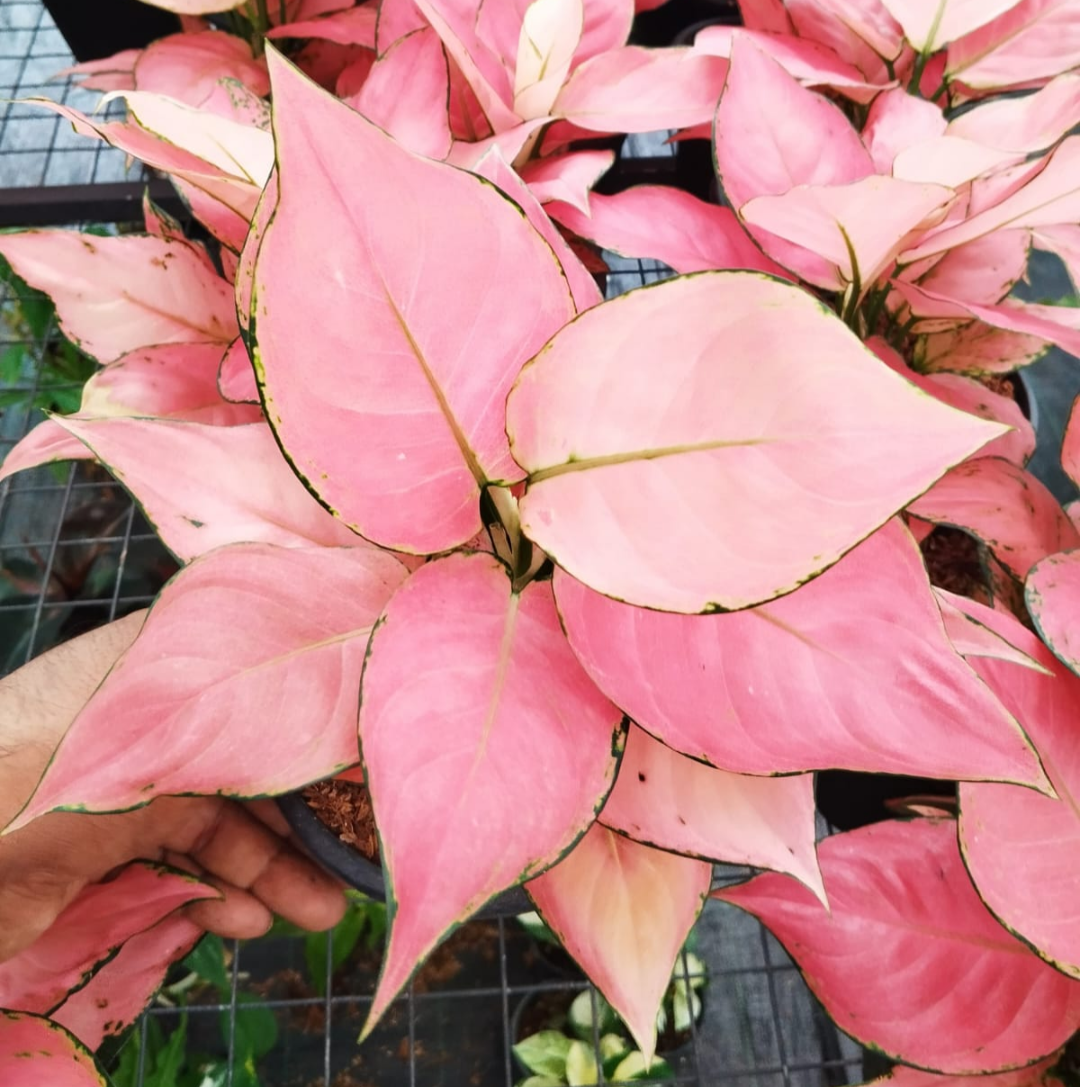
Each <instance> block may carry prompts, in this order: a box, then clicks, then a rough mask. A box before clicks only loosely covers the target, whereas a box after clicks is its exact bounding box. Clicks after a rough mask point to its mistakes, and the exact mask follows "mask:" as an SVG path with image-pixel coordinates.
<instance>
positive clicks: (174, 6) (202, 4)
mask: <svg viewBox="0 0 1080 1087" xmlns="http://www.w3.org/2000/svg"><path fill="white" fill-rule="evenodd" d="M146 2H147V3H148V4H153V5H154V7H156V8H164V9H165V10H166V11H174V12H176V14H177V15H210V14H212V13H214V12H218V11H232V9H233V8H238V7H240V6H241V5H242V4H243V3H244V0H146Z"/></svg>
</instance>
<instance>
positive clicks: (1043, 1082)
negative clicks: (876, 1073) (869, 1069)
mask: <svg viewBox="0 0 1080 1087" xmlns="http://www.w3.org/2000/svg"><path fill="white" fill-rule="evenodd" d="M1061 1056H1062V1054H1061V1053H1052V1054H1051V1055H1050V1056H1049V1057H1047V1058H1046V1059H1045V1060H1042V1061H1037V1062H1036V1063H1035V1064H1029V1065H1027V1066H1026V1067H1025V1068H1020V1069H1017V1071H1015V1072H1001V1073H999V1074H998V1075H996V1076H940V1075H936V1074H935V1073H933V1072H923V1071H922V1070H921V1069H918V1068H907V1067H905V1066H904V1065H902V1064H901V1065H897V1066H896V1067H895V1068H893V1070H892V1071H891V1072H890V1073H889V1074H888V1075H887V1076H882V1077H881V1079H875V1080H871V1081H870V1082H868V1083H865V1084H862V1085H861V1087H1053V1084H1055V1083H1058V1082H1060V1081H1059V1080H1058V1078H1057V1077H1056V1076H1053V1075H1051V1072H1052V1070H1053V1068H1054V1066H1055V1065H1056V1064H1057V1062H1058V1061H1059V1060H1060V1059H1061Z"/></svg>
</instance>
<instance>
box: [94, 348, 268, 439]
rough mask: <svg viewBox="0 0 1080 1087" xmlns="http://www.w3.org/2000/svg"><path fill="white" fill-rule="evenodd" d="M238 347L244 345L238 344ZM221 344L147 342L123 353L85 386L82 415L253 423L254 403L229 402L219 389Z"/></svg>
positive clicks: (257, 410) (259, 411)
mask: <svg viewBox="0 0 1080 1087" xmlns="http://www.w3.org/2000/svg"><path fill="white" fill-rule="evenodd" d="M241 348H242V345H241ZM220 363H221V344H216V343H190V344H188V343H184V344H164V345H162V346H160V347H145V348H142V349H140V350H138V351H132V352H130V353H129V354H127V355H122V356H121V357H120V358H119V359H117V360H116V362H111V363H109V365H108V366H106V367H105V368H104V369H103V370H100V371H98V373H96V374H94V375H93V376H92V377H91V378H90V380H89V381H87V383H86V385H85V386H84V387H83V397H82V405H81V407H80V408H79V416H78V417H79V418H80V419H105V418H115V417H118V416H153V417H155V418H159V419H184V420H187V421H189V422H194V423H208V424H209V425H211V426H237V425H239V424H243V423H257V422H259V421H260V420H261V419H262V409H261V408H259V407H258V406H257V405H250V404H230V403H227V402H226V401H224V400H223V399H222V398H221V394H220V392H218V385H217V375H218V366H219V365H220Z"/></svg>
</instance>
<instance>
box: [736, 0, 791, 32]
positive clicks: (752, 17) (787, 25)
mask: <svg viewBox="0 0 1080 1087" xmlns="http://www.w3.org/2000/svg"><path fill="white" fill-rule="evenodd" d="M739 12H740V14H741V15H742V21H743V23H744V24H745V25H746V27H747V28H748V29H749V30H764V31H767V32H768V33H771V34H791V33H792V31H793V28H792V25H791V19H790V18H788V13H787V10H786V9H785V7H784V0H739Z"/></svg>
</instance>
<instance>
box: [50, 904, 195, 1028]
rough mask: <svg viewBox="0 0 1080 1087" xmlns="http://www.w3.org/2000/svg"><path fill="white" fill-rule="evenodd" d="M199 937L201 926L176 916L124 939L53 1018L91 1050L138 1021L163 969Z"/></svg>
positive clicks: (186, 950)
mask: <svg viewBox="0 0 1080 1087" xmlns="http://www.w3.org/2000/svg"><path fill="white" fill-rule="evenodd" d="M202 935H203V930H202V929H201V928H200V927H199V926H198V925H196V924H195V922H194V921H189V920H188V918H186V917H184V916H183V915H182V914H180V915H178V916H175V917H166V918H165V920H164V921H159V922H158V924H156V925H155V926H154V927H153V928H151V929H148V930H147V931H146V932H140V933H139V934H138V935H137V936H133V937H132V938H131V939H130V940H128V942H127V943H126V944H124V946H123V947H122V948H121V949H120V951H119V952H118V953H117V955H116V957H115V958H114V959H112V960H110V961H109V962H108V963H106V964H105V966H103V967H102V968H101V969H100V970H99V971H98V972H97V973H96V974H95V975H94V976H93V977H92V978H91V979H90V981H89V982H88V983H87V984H86V985H85V986H84V987H83V988H82V989H80V990H79V991H78V992H76V993H73V994H72V995H71V996H69V997H68V998H67V1000H65V1001H64V1003H63V1004H61V1005H60V1007H59V1008H57V1010H56V1012H55V1013H54V1015H53V1018H54V1019H55V1020H56V1021H57V1022H58V1023H61V1024H62V1025H63V1026H65V1027H67V1028H68V1030H70V1031H71V1032H72V1034H74V1035H76V1036H77V1037H78V1038H80V1039H82V1040H83V1041H84V1042H85V1043H86V1044H87V1045H88V1046H92V1047H93V1048H95V1049H97V1048H98V1047H99V1046H100V1045H101V1043H102V1042H103V1041H105V1039H106V1038H109V1037H115V1036H116V1035H118V1034H121V1033H123V1031H124V1030H126V1029H127V1027H129V1026H131V1024H132V1023H134V1022H135V1020H136V1019H138V1017H139V1016H140V1015H141V1014H142V1012H143V1010H144V1009H145V1008H146V1005H147V1004H149V1003H150V998H151V997H152V996H153V995H154V993H156V992H157V990H158V989H159V988H160V987H161V983H162V982H163V981H164V980H165V974H166V972H167V971H168V969H169V967H170V966H171V965H172V964H173V963H174V962H179V960H180V959H182V958H183V957H184V956H185V955H186V954H187V953H188V952H189V951H190V950H191V949H192V948H193V947H194V946H195V944H196V943H198V941H199V938H200V937H201V936H202Z"/></svg>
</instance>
